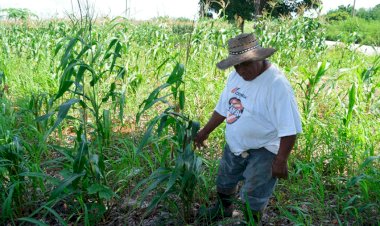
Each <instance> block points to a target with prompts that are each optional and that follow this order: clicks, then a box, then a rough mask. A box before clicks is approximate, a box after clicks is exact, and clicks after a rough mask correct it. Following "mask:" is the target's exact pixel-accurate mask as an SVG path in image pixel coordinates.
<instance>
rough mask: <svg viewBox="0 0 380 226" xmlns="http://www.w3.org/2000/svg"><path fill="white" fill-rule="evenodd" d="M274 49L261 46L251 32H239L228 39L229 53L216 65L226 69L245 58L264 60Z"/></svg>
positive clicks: (245, 59)
mask: <svg viewBox="0 0 380 226" xmlns="http://www.w3.org/2000/svg"><path fill="white" fill-rule="evenodd" d="M275 51H276V50H275V49H273V48H263V47H261V46H260V45H259V42H258V40H257V39H256V37H255V36H254V35H253V34H240V35H238V36H236V37H235V38H231V39H230V40H228V52H229V55H228V57H227V58H226V59H224V60H222V61H220V62H219V63H217V64H216V66H217V67H218V68H219V69H221V70H224V69H227V68H229V67H231V66H234V65H237V64H240V63H242V62H244V61H247V60H254V61H259V60H264V59H266V58H268V57H270V56H271V55H272V54H273V53H274V52H275Z"/></svg>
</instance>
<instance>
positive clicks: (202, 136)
mask: <svg viewBox="0 0 380 226" xmlns="http://www.w3.org/2000/svg"><path fill="white" fill-rule="evenodd" d="M207 138H208V133H206V132H205V131H204V130H203V129H202V130H200V131H199V132H198V133H197V136H196V137H195V138H194V142H195V146H196V147H197V148H201V147H206V145H205V143H204V141H205V140H206V139H207Z"/></svg>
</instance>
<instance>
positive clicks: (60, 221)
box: [44, 206, 67, 226]
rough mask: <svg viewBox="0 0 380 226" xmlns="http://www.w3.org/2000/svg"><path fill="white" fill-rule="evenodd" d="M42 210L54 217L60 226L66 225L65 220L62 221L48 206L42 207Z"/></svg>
mask: <svg viewBox="0 0 380 226" xmlns="http://www.w3.org/2000/svg"><path fill="white" fill-rule="evenodd" d="M44 208H45V209H46V210H47V211H49V212H50V213H51V214H53V215H54V216H55V218H56V219H57V220H58V222H59V224H60V225H64V226H65V225H67V223H66V222H65V220H63V219H62V217H61V216H60V215H59V214H58V213H57V212H56V211H55V210H53V209H52V208H50V207H48V206H44Z"/></svg>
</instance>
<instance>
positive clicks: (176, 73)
mask: <svg viewBox="0 0 380 226" xmlns="http://www.w3.org/2000/svg"><path fill="white" fill-rule="evenodd" d="M184 71H185V67H184V66H183V64H180V63H177V64H176V66H175V67H174V69H173V71H172V73H171V74H170V76H169V78H168V80H167V81H166V83H168V84H170V85H172V84H174V83H177V82H180V81H182V75H183V73H184Z"/></svg>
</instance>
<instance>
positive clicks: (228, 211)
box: [198, 193, 234, 221]
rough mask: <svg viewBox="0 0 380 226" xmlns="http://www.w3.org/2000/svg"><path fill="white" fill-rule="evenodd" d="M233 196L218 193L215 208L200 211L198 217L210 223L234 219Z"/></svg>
mask: <svg viewBox="0 0 380 226" xmlns="http://www.w3.org/2000/svg"><path fill="white" fill-rule="evenodd" d="M232 197H233V196H232V195H225V194H222V193H218V201H217V202H216V204H215V205H214V206H213V207H210V208H207V209H200V210H199V213H198V217H200V218H202V219H206V220H210V221H217V220H220V219H222V218H225V217H232V212H233V211H234V209H233V205H232Z"/></svg>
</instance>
